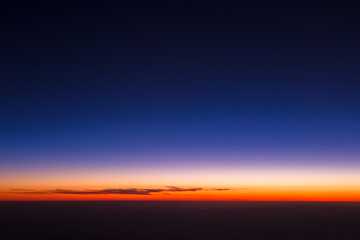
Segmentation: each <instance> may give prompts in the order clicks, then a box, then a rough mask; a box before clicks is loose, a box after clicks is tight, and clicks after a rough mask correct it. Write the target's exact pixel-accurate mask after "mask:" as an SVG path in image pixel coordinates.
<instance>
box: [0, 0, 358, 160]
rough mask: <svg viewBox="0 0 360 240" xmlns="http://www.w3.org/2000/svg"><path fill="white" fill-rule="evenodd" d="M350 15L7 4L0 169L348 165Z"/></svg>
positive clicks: (202, 5) (351, 147)
mask: <svg viewBox="0 0 360 240" xmlns="http://www.w3.org/2000/svg"><path fill="white" fill-rule="evenodd" d="M358 12H359V8H358V6H355V5H354V4H346V3H336V4H335V3H333V2H331V1H323V2H318V3H312V4H309V5H306V4H305V3H299V4H298V3H294V2H292V1H291V3H289V1H281V2H276V3H275V2H274V1H234V2H230V1H229V2H228V1H227V2H226V3H223V2H211V1H204V2H196V3H194V2H191V3H185V2H183V1H168V2H165V3H154V2H137V1H134V2H132V3H131V4H130V3H126V4H123V3H116V4H114V3H101V4H100V3H99V2H98V3H91V2H88V3H82V4H76V3H65V2H61V3H45V4H36V3H33V2H12V3H9V4H8V5H5V6H4V7H3V10H2V12H1V31H2V39H1V73H0V78H1V86H0V110H1V118H0V133H1V135H0V158H1V163H2V164H4V165H11V164H14V165H21V164H32V163H34V164H42V163H43V164H45V163H49V162H52V161H54V162H55V164H56V163H57V161H58V162H66V161H74V159H78V160H77V161H78V162H79V164H86V163H87V162H88V161H98V162H101V161H106V159H108V158H109V156H115V155H116V156H130V155H131V156H136V155H139V156H140V155H141V156H143V155H145V156H146V155H147V154H153V155H156V154H159V155H161V154H165V155H167V156H178V155H187V154H188V155H193V156H197V155H196V154H198V155H201V154H204V155H209V154H210V155H211V154H226V153H229V152H230V153H236V154H240V155H241V154H247V155H249V154H250V155H251V154H254V155H256V154H258V155H259V154H260V155H263V156H266V155H269V154H285V155H301V154H303V155H306V156H309V155H312V154H313V155H316V154H320V155H321V154H323V155H325V156H338V158H337V159H338V160H341V161H345V162H346V161H348V162H351V163H356V161H357V160H354V156H355V159H356V157H357V156H359V151H358V149H359V147H360V146H359V136H360V127H359V121H360V94H359V89H360V78H359V77H360V73H359V53H360V49H359V46H358V43H359V42H360V33H359V30H358V26H359V23H360V18H359V14H358ZM236 154H235V155H236ZM350 156H351V157H350ZM91 159H93V160H91ZM94 159H95V160H94ZM134 159H136V157H135V158H134V157H132V158H131V160H126V158H125V160H124V158H123V159H122V160H117V161H125V162H126V161H136V160H134ZM142 159H144V157H142ZM145 159H146V158H145ZM192 160H194V159H192ZM111 161H114V160H111ZM141 161H146V160H141ZM149 161H150V160H149ZM164 161H166V160H164ZM168 161H170V160H168ZM209 161H210V160H209ZM232 161H235V160H232ZM263 161H266V157H265V158H263ZM288 161H291V159H289V160H288ZM319 161H320V162H325V163H324V164H326V158H325V160H324V158H321V160H319ZM329 161H330V160H329Z"/></svg>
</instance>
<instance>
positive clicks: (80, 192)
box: [10, 186, 230, 195]
mask: <svg viewBox="0 0 360 240" xmlns="http://www.w3.org/2000/svg"><path fill="white" fill-rule="evenodd" d="M10 190H11V191H12V193H18V194H78V195H87V194H124V195H126V194H131V195H151V194H152V193H169V192H196V191H203V190H206V189H203V188H180V187H174V186H167V187H166V188H144V189H142V188H107V189H100V190H69V189H54V190H46V191H36V190H31V189H21V188H17V189H10ZM213 190H217V191H224V190H230V189H227V188H218V189H213Z"/></svg>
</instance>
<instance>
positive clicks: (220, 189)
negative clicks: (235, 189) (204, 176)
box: [212, 188, 231, 191]
mask: <svg viewBox="0 0 360 240" xmlns="http://www.w3.org/2000/svg"><path fill="white" fill-rule="evenodd" d="M212 190H215V191H228V190H231V189H229V188H213V189H212Z"/></svg>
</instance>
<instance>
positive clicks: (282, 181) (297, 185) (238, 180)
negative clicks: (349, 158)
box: [0, 168, 360, 201]
mask: <svg viewBox="0 0 360 240" xmlns="http://www.w3.org/2000/svg"><path fill="white" fill-rule="evenodd" d="M358 172H359V169H345V170H341V169H326V170H319V169H315V170H314V169H313V170H311V171H310V170H308V169H286V170H284V169H283V170H274V169H263V170H261V169H235V168H233V169H231V170H226V169H216V170H215V169H188V170H186V169H185V170H171V169H169V170H166V171H164V170H161V171H160V170H159V171H155V170H153V171H150V170H141V169H139V170H136V171H135V170H131V171H129V170H128V169H127V170H126V169H106V170H103V171H101V170H98V171H95V170H92V171H88V170H86V171H79V170H76V171H56V169H55V170H51V169H50V170H48V171H43V170H41V171H40V170H39V171H33V172H26V171H18V172H16V173H15V172H5V171H4V172H1V170H0V201H105V200H106V201H107V200H159V201H165V200H169V201H171V200H174V201H199V200H204V201H360V175H359V174H358ZM168 186H174V187H178V188H182V189H185V191H184V190H183V191H170V190H169V189H168ZM191 188H202V189H201V190H196V191H187V190H186V189H191ZM17 189H23V190H24V191H29V192H27V193H22V192H21V191H17ZM56 189H66V190H71V191H89V190H91V191H101V190H104V189H125V190H127V189H139V190H141V189H142V190H144V189H161V191H159V192H150V193H148V194H128V193H127V194H113V193H108V192H106V193H101V194H89V193H86V194H83V193H80V194H73V193H57V192H54V190H56ZM219 189H220V190H219ZM224 189H227V190H224ZM31 191H34V192H37V193H31ZM42 191H43V192H42ZM47 191H48V192H47Z"/></svg>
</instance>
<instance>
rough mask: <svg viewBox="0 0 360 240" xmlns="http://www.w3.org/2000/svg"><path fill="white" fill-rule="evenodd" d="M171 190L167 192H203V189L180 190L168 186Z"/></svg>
mask: <svg viewBox="0 0 360 240" xmlns="http://www.w3.org/2000/svg"><path fill="white" fill-rule="evenodd" d="M167 187H168V188H169V189H168V190H166V192H196V191H201V190H203V189H202V188H179V187H173V186H167Z"/></svg>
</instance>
